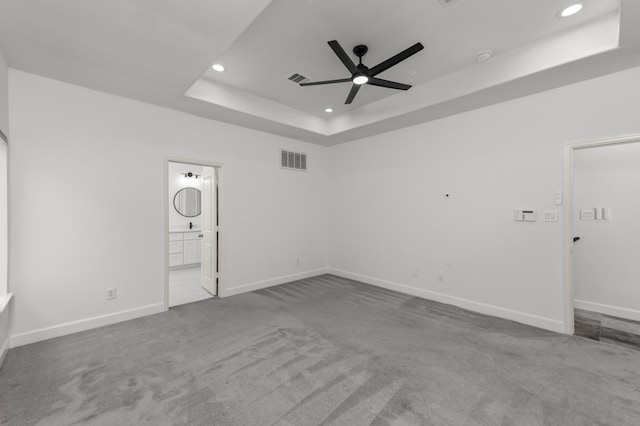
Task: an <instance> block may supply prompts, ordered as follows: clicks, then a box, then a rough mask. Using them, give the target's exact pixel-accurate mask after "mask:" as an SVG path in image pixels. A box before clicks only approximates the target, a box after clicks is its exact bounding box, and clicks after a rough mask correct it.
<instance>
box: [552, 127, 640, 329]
mask: <svg viewBox="0 0 640 426" xmlns="http://www.w3.org/2000/svg"><path fill="white" fill-rule="evenodd" d="M634 142H640V133H636V134H631V135H625V136H617V137H613V138H606V139H597V140H592V141H587V142H580V143H575V144H569V145H565V147H564V203H563V210H562V217H563V226H562V238H563V253H564V254H563V258H564V262H563V263H564V267H563V268H564V271H563V286H564V327H565V333H566V334H570V335H573V333H574V332H575V325H574V312H573V309H574V306H573V289H574V283H573V158H574V152H575V151H576V150H578V149H584V148H595V147H602V146H609V145H622V144H627V143H634Z"/></svg>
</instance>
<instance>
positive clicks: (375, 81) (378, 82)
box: [367, 77, 411, 90]
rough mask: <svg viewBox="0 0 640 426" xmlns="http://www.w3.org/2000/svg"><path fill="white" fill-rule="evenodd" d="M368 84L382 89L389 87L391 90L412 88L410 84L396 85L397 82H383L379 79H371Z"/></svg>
mask: <svg viewBox="0 0 640 426" xmlns="http://www.w3.org/2000/svg"><path fill="white" fill-rule="evenodd" d="M367 84H371V85H373V86H380V87H388V88H389V89H398V90H409V89H411V86H410V85H409V84H402V83H396V82H395V81H389V80H383V79H381V78H377V77H371V78H370V79H369V81H367Z"/></svg>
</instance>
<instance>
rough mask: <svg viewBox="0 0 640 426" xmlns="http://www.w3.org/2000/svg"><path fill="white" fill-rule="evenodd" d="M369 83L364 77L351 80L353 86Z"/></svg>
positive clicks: (367, 78) (360, 76)
mask: <svg viewBox="0 0 640 426" xmlns="http://www.w3.org/2000/svg"><path fill="white" fill-rule="evenodd" d="M367 81H369V77H367V76H366V75H359V76H357V77H355V78H354V79H353V84H365V83H366V82H367Z"/></svg>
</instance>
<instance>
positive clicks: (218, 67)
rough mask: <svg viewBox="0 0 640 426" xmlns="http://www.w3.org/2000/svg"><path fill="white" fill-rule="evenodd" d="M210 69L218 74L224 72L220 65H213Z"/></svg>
mask: <svg viewBox="0 0 640 426" xmlns="http://www.w3.org/2000/svg"><path fill="white" fill-rule="evenodd" d="M211 68H213V70H214V71H218V72H223V71H224V66H223V65H221V64H213V66H211Z"/></svg>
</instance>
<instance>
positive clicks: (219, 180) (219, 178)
mask: <svg viewBox="0 0 640 426" xmlns="http://www.w3.org/2000/svg"><path fill="white" fill-rule="evenodd" d="M169 163H183V164H193V165H196V166H206V167H214V168H215V169H216V186H217V190H218V203H217V210H218V249H217V250H216V255H217V256H218V292H217V293H218V294H217V295H218V297H224V295H225V285H224V284H225V281H224V271H225V268H224V254H223V253H224V252H225V250H224V243H223V241H224V240H223V238H222V237H223V235H224V199H225V197H224V180H223V166H224V164H223V163H218V162H215V161H204V160H194V159H189V158H182V157H170V156H165V157H164V311H165V312H166V311H168V310H169V208H170V207H171V205H170V203H171V197H169Z"/></svg>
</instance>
